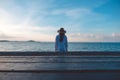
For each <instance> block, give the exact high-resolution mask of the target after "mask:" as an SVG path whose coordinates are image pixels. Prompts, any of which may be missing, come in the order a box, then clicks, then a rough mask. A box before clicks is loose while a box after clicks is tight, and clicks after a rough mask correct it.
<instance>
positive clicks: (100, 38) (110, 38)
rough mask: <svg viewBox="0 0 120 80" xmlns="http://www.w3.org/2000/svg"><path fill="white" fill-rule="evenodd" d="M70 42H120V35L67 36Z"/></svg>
mask: <svg viewBox="0 0 120 80" xmlns="http://www.w3.org/2000/svg"><path fill="white" fill-rule="evenodd" d="M68 37H69V38H70V39H71V41H77V42H120V33H112V34H111V35H105V34H80V33H73V34H69V35H68Z"/></svg>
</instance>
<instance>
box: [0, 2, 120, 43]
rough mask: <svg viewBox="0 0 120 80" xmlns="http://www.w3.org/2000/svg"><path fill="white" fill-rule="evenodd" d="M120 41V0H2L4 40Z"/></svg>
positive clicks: (0, 31) (0, 16) (0, 26)
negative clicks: (63, 32) (62, 32)
mask: <svg viewBox="0 0 120 80" xmlns="http://www.w3.org/2000/svg"><path fill="white" fill-rule="evenodd" d="M60 27H64V28H65V30H66V31H67V34H66V35H67V36H68V40H69V41H70V42H120V31H119V30H120V0H0V39H1V40H3V39H7V40H36V41H54V40H55V36H56V35H57V34H58V33H57V30H58V29H59V28H60Z"/></svg>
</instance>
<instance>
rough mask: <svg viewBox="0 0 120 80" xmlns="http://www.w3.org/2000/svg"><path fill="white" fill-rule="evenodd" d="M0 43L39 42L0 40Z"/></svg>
mask: <svg viewBox="0 0 120 80" xmlns="http://www.w3.org/2000/svg"><path fill="white" fill-rule="evenodd" d="M0 42H40V41H35V40H27V41H10V40H0Z"/></svg>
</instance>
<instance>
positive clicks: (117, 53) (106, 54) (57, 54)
mask: <svg viewBox="0 0 120 80" xmlns="http://www.w3.org/2000/svg"><path fill="white" fill-rule="evenodd" d="M73 55H74V56H89V55H90V56H92V55H95V56H97V55H103V56H108V55H112V56H120V51H118V52H117V51H116V52H115V51H114V52H105V51H103V52H102V51H100V52H96V51H84V52H83V51H79V52H67V53H60V52H29V51H28V52H14V51H13V52H0V56H73Z"/></svg>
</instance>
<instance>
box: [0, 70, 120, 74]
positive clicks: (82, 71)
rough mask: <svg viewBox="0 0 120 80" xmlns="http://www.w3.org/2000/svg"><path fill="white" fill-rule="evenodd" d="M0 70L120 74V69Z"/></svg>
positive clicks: (10, 71)
mask: <svg viewBox="0 0 120 80" xmlns="http://www.w3.org/2000/svg"><path fill="white" fill-rule="evenodd" d="M0 72H9V73H91V72H92V73H103V72H110V73H114V72H117V73H119V74H120V70H0Z"/></svg>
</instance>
